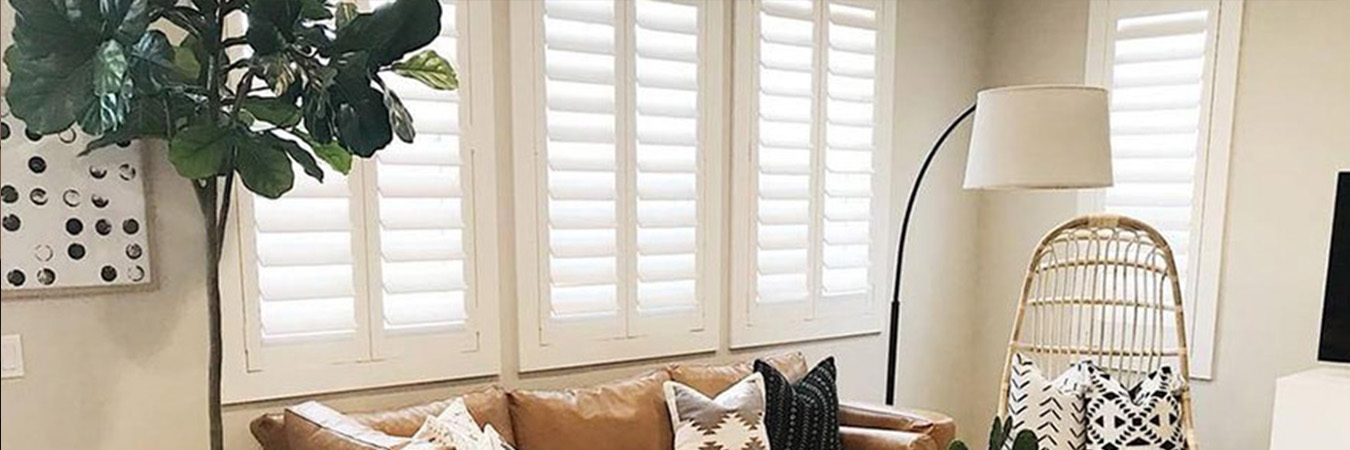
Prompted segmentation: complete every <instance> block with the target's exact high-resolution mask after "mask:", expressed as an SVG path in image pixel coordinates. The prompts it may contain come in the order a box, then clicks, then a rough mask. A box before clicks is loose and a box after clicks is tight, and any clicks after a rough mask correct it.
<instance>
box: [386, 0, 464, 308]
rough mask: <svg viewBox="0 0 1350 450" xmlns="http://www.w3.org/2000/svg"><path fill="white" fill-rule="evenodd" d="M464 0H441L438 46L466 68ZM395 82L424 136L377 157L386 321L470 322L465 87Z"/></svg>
mask: <svg viewBox="0 0 1350 450" xmlns="http://www.w3.org/2000/svg"><path fill="white" fill-rule="evenodd" d="M456 3H457V2H455V1H453V0H442V1H441V5H442V15H441V17H442V23H443V26H442V29H441V35H442V37H440V38H437V39H436V40H435V41H433V42H432V44H431V46H430V47H431V49H432V50H435V51H436V52H437V53H438V54H440V55H441V56H442V57H445V58H446V59H447V60H449V61H450V62H451V64H452V65H453V66H455V67H456V68H459V67H460V65H459V64H458V60H459V42H458V39H456V37H457V36H458V30H457V29H456V26H457V24H458V19H457V16H456V14H457V12H458V11H457V10H456V6H457V4H456ZM390 88H391V89H394V90H395V92H397V93H398V94H399V96H400V97H401V98H403V100H404V105H405V106H407V108H408V112H409V113H410V114H411V115H412V117H413V119H414V122H413V124H414V126H415V127H416V129H417V140H416V141H415V142H414V143H412V144H407V143H403V142H397V141H396V142H395V143H393V144H391V145H390V146H389V147H388V148H386V149H384V150H382V151H381V152H380V153H379V154H378V156H377V157H376V158H375V161H376V164H375V165H376V192H377V193H378V195H377V197H376V213H377V214H378V217H379V222H378V223H379V230H378V242H379V255H380V261H379V262H380V274H381V275H380V279H379V280H378V283H379V289H378V292H379V295H380V298H381V302H382V304H383V310H382V313H383V320H382V323H383V327H384V329H385V331H386V332H390V333H406V332H426V331H444V330H449V329H453V328H458V327H462V326H464V324H465V323H466V321H467V320H468V314H469V313H468V302H470V301H472V300H471V294H470V292H471V291H470V289H471V286H470V285H469V282H468V277H469V274H470V273H471V272H470V270H469V267H468V266H469V261H468V259H467V258H466V257H465V248H464V243H465V242H466V240H468V239H470V238H469V236H468V233H469V230H468V229H467V228H466V227H465V223H466V220H465V215H466V214H467V212H468V211H467V209H466V208H467V205H466V204H465V199H466V198H468V194H469V192H468V188H469V186H466V185H465V181H466V177H467V168H466V167H465V166H464V158H463V155H462V154H461V153H462V150H461V146H460V139H459V135H460V134H461V131H462V130H461V129H460V126H461V124H460V102H459V100H460V98H459V94H458V92H457V91H456V92H449V93H446V92H440V91H435V90H433V89H431V88H429V87H426V86H423V85H421V84H420V83H400V84H390Z"/></svg>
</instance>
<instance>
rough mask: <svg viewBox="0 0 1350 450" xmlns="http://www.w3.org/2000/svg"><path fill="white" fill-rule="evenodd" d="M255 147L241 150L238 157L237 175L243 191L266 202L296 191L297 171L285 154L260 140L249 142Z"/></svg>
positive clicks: (283, 151) (249, 146) (241, 148)
mask: <svg viewBox="0 0 1350 450" xmlns="http://www.w3.org/2000/svg"><path fill="white" fill-rule="evenodd" d="M250 140H251V141H254V145H247V146H243V147H240V148H239V151H238V153H237V155H236V156H235V163H234V167H235V171H236V172H239V178H240V179H241V180H243V182H244V187H247V188H248V190H249V191H252V192H253V193H255V194H258V195H261V196H263V197H266V198H271V199H275V198H281V196H282V195H284V194H285V193H287V192H289V191H290V190H291V188H292V187H295V169H293V168H292V167H291V159H290V158H289V157H287V156H286V151H285V150H283V149H280V148H276V147H272V146H267V145H261V144H262V143H261V142H258V141H259V139H256V138H255V139H250Z"/></svg>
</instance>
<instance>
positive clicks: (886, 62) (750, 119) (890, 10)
mask: <svg viewBox="0 0 1350 450" xmlns="http://www.w3.org/2000/svg"><path fill="white" fill-rule="evenodd" d="M734 3H735V6H734V8H735V11H734V13H733V15H732V20H733V21H734V24H733V27H732V29H733V31H734V33H735V36H734V50H733V52H732V54H733V55H737V56H738V57H736V58H735V60H734V62H733V63H734V64H735V69H734V73H735V74H736V76H735V77H734V80H733V84H734V96H735V97H734V103H733V104H734V105H736V107H735V108H734V109H735V111H734V117H733V122H732V128H733V130H732V146H731V148H732V149H733V155H732V157H733V162H732V174H733V180H732V210H731V214H730V215H731V219H732V221H731V223H732V231H731V232H732V234H731V243H732V245H731V250H732V257H731V261H732V272H731V299H730V303H731V306H730V307H731V328H732V329H731V348H733V349H743V348H751V347H761V346H768V345H777V344H787V343H794V342H803V341H812V340H822V339H832V338H840V337H848V336H858V335H869V334H878V333H881V331H882V329H881V326H882V323H881V320H882V318H883V317H885V314H884V309H885V307H886V305H887V301H888V300H889V294H890V289H889V286H890V283H889V280H891V276H892V275H893V273H894V269H895V268H894V262H893V261H892V260H893V259H894V258H893V256H892V255H893V253H892V252H893V251H894V249H895V236H894V235H893V233H892V230H891V226H890V222H891V221H890V211H891V208H892V207H893V206H894V205H892V203H891V186H890V184H889V183H890V182H891V177H890V175H891V174H892V173H893V167H894V163H893V159H894V156H893V155H894V154H896V153H897V152H896V149H895V146H894V142H893V138H892V134H893V128H894V127H893V126H892V124H893V122H892V119H893V117H894V114H893V113H894V109H895V103H896V102H895V100H896V99H895V90H894V89H893V88H892V86H894V80H895V78H894V73H895V71H894V66H895V38H896V34H895V33H896V26H897V22H898V9H899V8H897V5H896V2H893V1H880V2H876V4H877V5H878V9H877V17H878V21H879V22H878V24H879V25H878V30H877V32H878V35H879V37H878V39H879V41H880V43H879V45H878V47H877V55H876V58H877V67H878V68H877V72H876V73H877V79H876V83H877V88H876V89H877V91H876V99H877V101H876V104H875V106H874V107H875V108H876V109H875V114H876V118H875V119H874V120H875V123H876V125H875V127H874V130H875V133H876V137H875V139H876V147H875V150H874V151H875V153H873V158H875V160H876V164H877V167H878V170H877V172H876V174H875V175H874V176H873V177H872V182H873V189H872V192H873V193H874V196H875V197H874V198H873V202H872V205H873V208H872V214H873V226H872V242H874V243H875V244H874V245H873V246H872V249H871V251H872V261H873V263H872V267H873V268H874V270H872V276H871V278H872V280H871V281H872V286H873V289H872V295H871V296H870V298H868V299H867V301H866V302H864V304H863V305H861V309H850V310H849V311H848V313H847V314H838V315H818V314H817V308H816V306H817V305H816V303H817V297H818V296H816V295H812V296H810V298H811V300H809V301H808V303H809V305H807V308H808V311H809V312H808V313H807V314H806V317H805V318H803V317H801V314H791V313H789V314H780V313H774V312H768V311H755V307H756V305H755V304H754V303H755V301H754V298H755V294H754V290H755V286H756V276H755V270H754V266H755V265H754V262H753V261H754V257H755V251H756V245H755V243H756V237H755V233H754V227H753V222H754V221H755V212H754V211H755V210H756V208H755V199H756V185H755V180H756V174H757V170H758V165H757V163H756V160H755V148H756V146H757V145H756V136H757V131H756V124H757V120H756V115H757V114H758V103H759V102H758V99H757V97H756V96H757V94H758V92H759V89H758V86H757V84H758V73H759V71H758V70H757V66H758V64H759V58H758V45H757V44H756V43H757V42H758V40H759V38H760V33H759V10H760V1H759V0H753V1H738V2H734ZM820 49H821V47H816V52H817V54H819V53H820V52H821V50H820ZM751 56H753V57H751ZM817 57H819V56H817Z"/></svg>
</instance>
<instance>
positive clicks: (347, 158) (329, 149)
mask: <svg viewBox="0 0 1350 450" xmlns="http://www.w3.org/2000/svg"><path fill="white" fill-rule="evenodd" d="M291 133H292V134H294V135H296V136H297V137H299V138H300V139H303V140H304V141H305V143H306V144H309V148H310V150H313V151H314V154H315V155H316V156H318V157H319V159H322V160H323V161H324V162H326V163H328V167H332V168H333V170H336V171H338V172H339V173H341V174H343V175H346V174H348V173H350V172H351V171H352V152H350V151H347V149H346V148H343V147H342V144H339V143H337V141H333V142H329V143H327V144H321V143H319V142H318V141H316V140H314V137H313V136H310V135H309V134H308V133H305V132H303V131H294V130H292V131H291Z"/></svg>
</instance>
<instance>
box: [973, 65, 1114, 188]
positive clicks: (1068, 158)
mask: <svg viewBox="0 0 1350 450" xmlns="http://www.w3.org/2000/svg"><path fill="white" fill-rule="evenodd" d="M976 104H977V107H976V110H975V129H974V131H973V134H972V135H971V141H970V156H969V160H968V161H967V163H966V182H965V187H966V188H967V189H1083V188H1100V187H1109V186H1111V184H1112V177H1111V136H1110V130H1111V127H1110V122H1109V117H1110V115H1109V112H1108V103H1107V93H1106V90H1105V89H1102V88H1095V87H1088V86H1072V85H1065V86H1058V85H1055V86H1051V85H1047V86H1017V87H1007V88H998V89H989V90H985V91H982V92H980V94H979V98H978V100H977V103H976Z"/></svg>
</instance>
